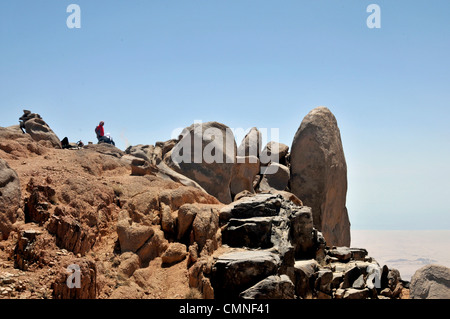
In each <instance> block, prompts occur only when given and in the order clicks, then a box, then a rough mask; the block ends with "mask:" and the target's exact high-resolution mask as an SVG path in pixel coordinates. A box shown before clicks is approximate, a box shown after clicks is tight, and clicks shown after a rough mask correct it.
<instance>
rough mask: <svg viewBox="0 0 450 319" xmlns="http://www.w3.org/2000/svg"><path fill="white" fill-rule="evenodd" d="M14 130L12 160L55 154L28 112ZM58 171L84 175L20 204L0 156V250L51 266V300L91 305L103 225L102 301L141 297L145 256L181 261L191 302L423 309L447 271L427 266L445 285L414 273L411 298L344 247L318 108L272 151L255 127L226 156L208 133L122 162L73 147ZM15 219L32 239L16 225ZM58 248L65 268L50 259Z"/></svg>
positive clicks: (204, 128)
mask: <svg viewBox="0 0 450 319" xmlns="http://www.w3.org/2000/svg"><path fill="white" fill-rule="evenodd" d="M20 121H21V124H20V128H21V129H22V130H24V133H26V134H23V133H21V135H22V134H23V135H24V136H21V135H18V133H17V130H18V129H19V128H17V129H15V128H14V129H12V128H6V129H5V128H0V136H4V137H8V138H10V139H9V142H8V143H3V142H1V141H0V150H2V151H5V152H6V153H8V154H11V155H12V156H18V155H19V153H14V150H13V149H15V147H16V146H14V145H15V144H14V143H18V146H17V149H19V150H20V147H22V149H23V147H25V148H26V149H28V150H29V151H30V152H33V153H34V154H37V155H41V154H44V153H45V152H46V151H45V150H44V149H41V148H40V147H44V148H45V147H51V148H56V149H59V148H61V143H60V142H59V139H58V138H57V137H56V135H54V133H53V132H52V131H51V129H50V128H49V127H48V125H47V124H46V123H45V122H44V121H43V120H42V118H41V117H40V116H39V115H38V114H35V113H31V112H30V111H24V115H23V116H22V117H21V118H20ZM19 132H20V130H19ZM53 135H54V136H53ZM11 137H12V138H11ZM14 140H16V141H19V142H15V141H14ZM31 141H34V143H32V142H31ZM36 143H37V144H38V145H36ZM11 145H13V146H11ZM39 145H40V146H39ZM61 152H64V150H62V151H61ZM15 154H17V155H15ZM180 159H181V160H180ZM66 165H71V166H72V167H77V168H78V169H80V170H81V171H83V174H87V175H83V174H80V175H79V176H65V175H58V176H59V177H60V178H61V180H60V181H59V182H54V181H53V180H52V179H51V178H49V177H47V178H45V179H39V178H36V179H34V178H30V180H29V181H28V183H25V185H26V187H24V189H23V191H24V192H25V195H24V194H23V191H21V187H20V182H19V178H18V175H17V173H16V172H15V171H14V170H13V169H11V167H10V166H9V165H8V163H7V162H6V161H4V160H2V159H0V208H1V214H0V240H2V239H7V238H8V237H9V235H10V233H12V232H16V233H17V241H16V243H15V247H14V250H13V252H12V259H13V260H14V263H15V266H16V267H17V268H19V269H21V270H23V271H27V270H28V269H29V268H30V267H34V266H36V265H44V266H45V265H51V264H52V263H53V264H55V262H56V261H58V263H60V264H61V265H60V267H59V270H58V272H56V273H55V277H54V278H53V279H52V280H53V282H52V295H53V297H54V298H96V297H97V296H98V295H99V289H98V284H97V283H98V282H99V281H104V280H106V279H105V278H104V275H103V272H105V271H104V261H101V262H100V263H98V264H97V263H96V262H94V261H93V260H92V259H91V258H88V257H87V255H88V253H89V252H92V250H93V249H94V247H95V246H96V244H98V243H99V242H101V241H102V238H103V237H104V236H106V237H107V236H109V235H110V234H111V228H112V229H113V230H112V232H113V234H114V235H115V237H116V238H117V241H116V242H115V246H114V247H113V249H112V250H113V251H114V254H115V256H116V257H115V259H114V260H115V261H114V263H115V265H116V267H115V271H117V273H118V276H119V277H120V278H126V279H127V280H128V284H127V285H126V287H119V288H118V289H117V290H115V291H114V292H112V293H111V294H109V293H108V294H106V293H105V294H106V295H107V296H108V297H112V298H114V297H121V296H124V295H127V294H130V292H131V291H132V292H133V293H135V294H134V295H133V294H132V295H133V296H142V295H145V293H144V290H145V289H146V287H147V285H148V283H147V279H146V278H148V276H149V274H148V271H147V270H146V267H148V266H149V264H150V263H151V262H152V261H154V260H155V259H156V258H161V261H162V265H164V267H171V266H173V265H176V264H179V263H180V262H182V261H183V262H186V266H187V273H188V282H189V283H188V284H189V287H190V288H191V289H194V290H196V291H198V292H199V293H200V294H201V296H202V297H203V298H216V299H224V298H245V299H247V298H249V299H255V298H256V299H259V298H277V299H294V298H318V299H366V298H407V297H408V294H409V291H410V289H411V297H417V298H422V297H427V296H436V295H437V294H438V293H441V292H442V290H443V291H448V290H446V289H447V288H450V287H448V286H449V285H447V284H445V283H446V282H447V279H446V278H448V272H446V271H447V270H448V268H447V269H443V270H442V269H439V271H440V275H439V276H440V277H439V276H438V277H439V278H443V279H442V280H440V282H441V283H442V282H443V283H444V284H441V285H440V286H439V285H438V286H436V285H433V284H429V282H428V281H427V282H425V281H424V280H423V278H432V277H433V275H430V273H433V274H434V273H435V272H432V271H430V270H424V275H423V276H419V277H417V278H413V280H412V282H411V287H410V283H408V282H405V281H403V280H402V279H401V276H400V274H399V272H398V271H397V270H395V269H389V268H388V267H387V266H383V267H380V265H379V264H378V263H377V261H376V260H374V259H373V258H371V257H370V256H368V253H367V251H366V250H365V249H363V248H351V247H350V222H349V218H348V213H347V209H346V192H347V166H346V162H345V156H344V152H343V147H342V142H341V137H340V133H339V128H338V126H337V122H336V119H335V117H334V115H333V114H332V113H331V112H330V110H329V109H327V108H325V107H319V108H316V109H314V110H312V111H311V112H310V113H309V114H308V115H307V116H306V117H305V118H304V119H303V121H302V123H301V125H300V127H299V129H298V131H297V133H296V134H295V137H294V140H293V143H292V146H291V148H289V146H287V145H285V144H282V143H279V142H275V141H270V142H269V143H267V144H266V145H265V146H264V147H263V145H262V135H261V132H260V131H259V130H258V129H257V128H252V129H250V131H249V132H248V133H247V135H246V136H245V137H244V139H243V140H242V142H241V144H240V145H239V146H237V144H236V142H235V137H234V135H233V133H232V131H231V130H230V129H229V128H228V127H227V126H226V125H224V124H221V123H217V122H208V123H200V124H199V123H195V124H193V125H191V126H189V127H187V128H185V129H184V130H183V132H182V133H181V134H180V136H179V137H178V138H176V139H171V140H168V141H166V142H157V143H156V144H155V145H136V146H130V147H128V148H127V149H126V150H125V152H122V151H121V150H119V149H117V148H115V147H114V146H113V145H109V144H101V145H86V146H83V147H80V148H79V149H78V150H77V151H76V152H73V153H72V156H71V157H70V160H69V162H68V163H66ZM130 170H131V175H130V174H129V172H130ZM112 171H115V172H116V173H115V174H111V175H110V177H109V178H108V179H105V178H104V174H105V172H112ZM121 172H125V173H124V174H122V173H121ZM61 176H64V177H61ZM58 183H61V184H62V185H64V187H59V185H58ZM22 196H24V198H22ZM19 219H22V220H23V222H24V223H25V224H30V223H31V224H33V225H36V227H37V229H34V228H29V227H25V228H23V227H22V228H21V227H17V224H18V223H17V221H18V220H19ZM111 225H113V227H111ZM44 247H48V249H49V251H47V252H46V251H44ZM50 248H51V249H50ZM52 249H53V250H52ZM58 249H63V250H64V251H66V252H67V251H68V252H70V253H71V254H73V256H74V257H69V256H64V257H63V258H60V257H61V256H60V255H59V252H58ZM75 256H76V258H75ZM71 264H77V265H79V267H80V271H81V274H82V276H81V277H82V279H81V286H82V288H81V289H79V290H71V289H70V288H68V287H67V285H66V281H65V279H66V278H67V272H66V268H67V267H68V266H70V265H71ZM99 267H100V268H99ZM435 277H436V276H435ZM435 277H433V278H435ZM99 278H102V279H101V280H100V279H99ZM448 282H450V281H448ZM427 285H428V286H427ZM419 286H420V287H424V288H418V287H419ZM427 287H428V288H427ZM430 287H434V288H430ZM436 287H438V288H439V289H438V290H439V291H438V292H436V289H437V288H436ZM433 289H435V290H433ZM105 294H104V295H105Z"/></svg>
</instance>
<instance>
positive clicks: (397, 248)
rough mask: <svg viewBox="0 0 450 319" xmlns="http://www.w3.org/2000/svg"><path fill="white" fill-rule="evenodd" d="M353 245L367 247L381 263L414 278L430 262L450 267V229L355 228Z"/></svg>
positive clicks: (409, 278)
mask: <svg viewBox="0 0 450 319" xmlns="http://www.w3.org/2000/svg"><path fill="white" fill-rule="evenodd" d="M351 234H352V247H364V248H366V249H367V251H368V252H369V255H370V256H372V257H374V258H375V259H376V260H377V261H378V263H379V264H380V265H381V266H383V265H387V266H388V267H389V268H396V269H398V270H399V271H400V274H401V276H402V279H403V280H407V281H409V280H411V277H412V276H413V275H414V273H415V271H416V270H417V269H419V268H421V267H423V266H424V265H427V264H440V265H443V266H446V267H450V250H449V247H450V230H352V232H351Z"/></svg>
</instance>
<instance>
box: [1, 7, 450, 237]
mask: <svg viewBox="0 0 450 319" xmlns="http://www.w3.org/2000/svg"><path fill="white" fill-rule="evenodd" d="M71 3H75V4H78V5H79V6H80V8H81V28H80V29H69V28H68V27H67V25H66V19H67V17H68V16H69V15H70V13H67V12H66V9H67V7H68V6H69V4H71ZM371 3H375V4H378V5H379V7H380V9H381V28H379V29H369V28H368V27H367V25H366V19H367V17H368V16H369V15H370V13H367V12H366V8H367V6H368V5H369V4H371ZM0 46H1V49H0V110H1V113H0V114H1V116H0V126H10V125H14V124H18V118H19V117H20V116H21V115H22V110H23V109H30V110H31V111H32V112H36V113H39V114H41V116H42V117H43V118H44V120H45V121H46V122H47V123H48V124H49V125H50V127H51V128H52V129H53V130H54V131H55V133H56V134H57V135H58V136H59V137H60V139H62V138H63V137H65V136H67V137H68V138H69V141H71V142H76V141H78V140H80V139H81V140H82V141H83V142H85V143H87V142H88V141H95V140H96V139H95V134H94V128H95V126H96V125H97V124H98V122H99V121H100V120H103V121H105V130H106V132H109V133H111V135H112V136H113V137H114V139H115V141H116V144H117V146H118V147H119V148H121V149H122V150H124V149H125V148H126V147H127V146H128V145H137V144H154V143H155V142H156V141H165V140H168V139H170V138H171V134H172V131H173V130H174V129H176V128H179V127H186V126H189V125H190V124H192V123H193V122H194V121H196V120H200V121H203V122H206V121H212V120H214V121H218V122H221V123H224V124H226V125H228V126H229V127H231V128H244V129H249V128H251V127H253V126H256V127H258V128H268V129H269V128H279V132H280V142H282V143H285V144H287V145H291V144H292V139H293V136H294V134H295V132H296V131H297V129H298V127H299V125H300V123H301V121H302V119H303V117H304V116H305V115H306V114H307V113H308V112H309V111H310V110H311V109H313V108H314V107H316V106H320V105H325V106H327V107H329V108H330V110H331V111H332V112H333V113H334V114H335V116H336V118H337V120H338V124H339V127H340V129H341V136H342V140H343V144H344V151H345V155H346V158H347V165H348V181H349V189H348V198H347V202H348V210H349V216H350V221H351V223H352V228H354V229H450V167H449V163H450V140H449V137H450V125H449V122H450V63H449V52H450V1H448V0H433V1H412V0H408V1H404V0H395V1H393V0H390V1H382V0H372V1H363V0H308V1H301V0H293V1H290V0H282V1H275V0H129V1H115V0H108V1H106V0H95V1H92V0H89V1H87V0H71V1H64V0H45V1H34V0H33V1H25V0H14V1H2V2H1V4H0ZM237 142H238V144H239V143H240V141H237Z"/></svg>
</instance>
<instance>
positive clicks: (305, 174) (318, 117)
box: [290, 107, 350, 246]
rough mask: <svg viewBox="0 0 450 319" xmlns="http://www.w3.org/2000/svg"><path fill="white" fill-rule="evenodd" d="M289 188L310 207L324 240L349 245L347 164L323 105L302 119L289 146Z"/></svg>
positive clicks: (330, 116)
mask: <svg viewBox="0 0 450 319" xmlns="http://www.w3.org/2000/svg"><path fill="white" fill-rule="evenodd" d="M290 163H291V179H290V186H291V192H292V193H294V194H295V195H296V196H297V197H299V198H301V199H302V201H303V203H304V204H305V205H306V206H310V207H311V208H312V211H313V215H314V216H313V220H314V227H316V228H317V229H318V230H320V231H321V232H322V233H323V235H324V237H325V239H326V241H327V243H328V244H329V245H335V246H350V221H349V218H348V213H347V208H346V195H347V164H346V161H345V156H344V150H343V147H342V142H341V135H340V131H339V128H338V125H337V121H336V118H335V117H334V115H333V114H332V113H331V111H330V110H329V109H328V108H326V107H318V108H315V109H313V110H312V111H311V112H310V113H309V114H308V115H307V116H306V117H305V118H304V119H303V121H302V123H301V125H300V128H299V129H298V131H297V133H296V134H295V137H294V140H293V142H292V147H291V157H290Z"/></svg>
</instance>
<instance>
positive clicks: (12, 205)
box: [0, 159, 21, 240]
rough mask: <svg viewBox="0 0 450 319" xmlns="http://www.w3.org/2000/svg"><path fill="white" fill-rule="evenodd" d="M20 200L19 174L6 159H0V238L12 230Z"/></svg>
mask: <svg viewBox="0 0 450 319" xmlns="http://www.w3.org/2000/svg"><path fill="white" fill-rule="evenodd" d="M20 201H21V191H20V182H19V176H18V175H17V173H16V172H15V171H14V170H13V169H12V168H10V167H9V165H8V163H7V162H6V161H4V160H3V159H0V240H3V239H7V238H8V236H9V233H10V232H11V231H12V230H13V224H14V223H15V222H16V219H17V210H18V209H19V208H20Z"/></svg>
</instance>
